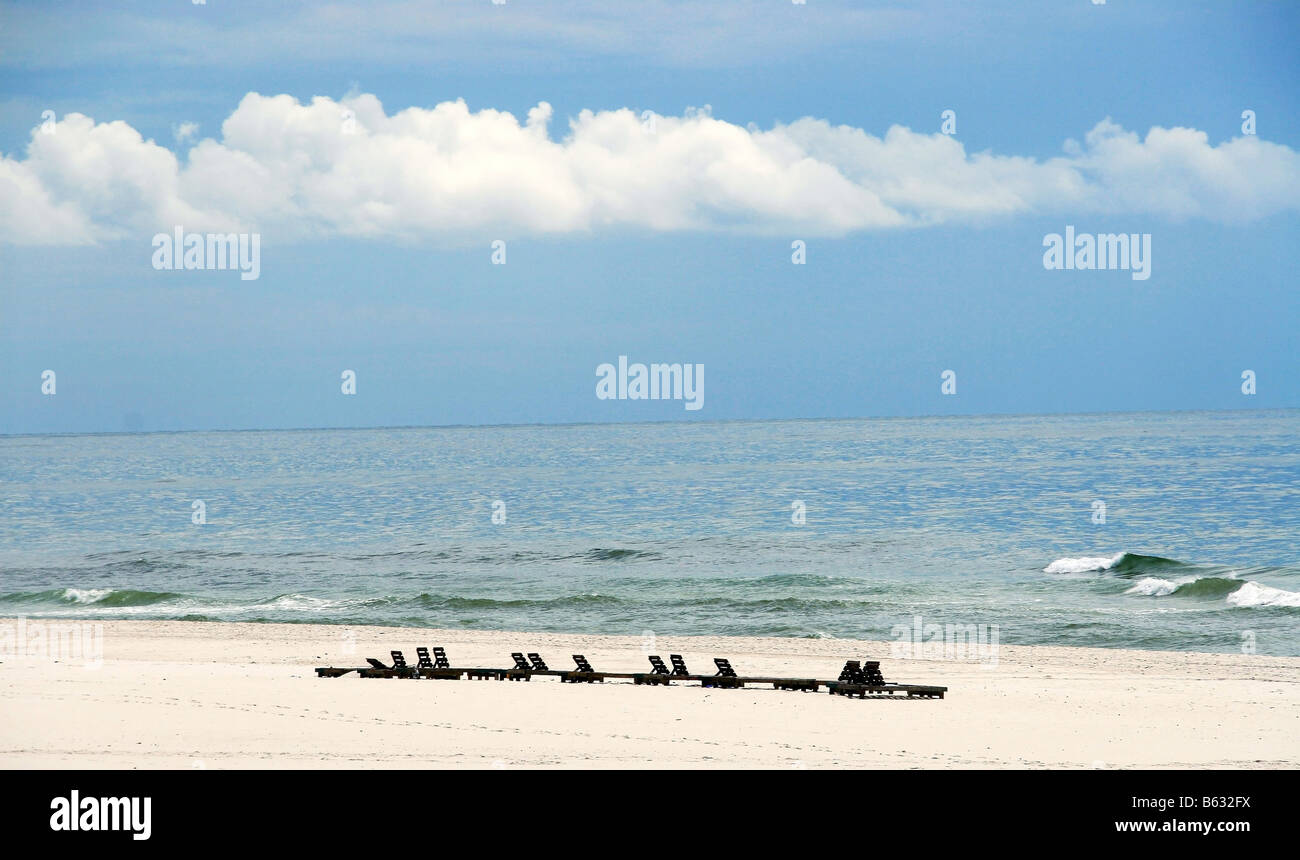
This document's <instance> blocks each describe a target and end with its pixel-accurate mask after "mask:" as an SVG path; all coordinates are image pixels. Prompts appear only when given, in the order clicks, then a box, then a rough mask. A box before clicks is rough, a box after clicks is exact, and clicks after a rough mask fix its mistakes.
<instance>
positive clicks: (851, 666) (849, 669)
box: [839, 660, 867, 684]
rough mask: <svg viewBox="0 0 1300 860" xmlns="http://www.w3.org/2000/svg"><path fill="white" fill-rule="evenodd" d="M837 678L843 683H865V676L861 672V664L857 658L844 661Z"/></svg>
mask: <svg viewBox="0 0 1300 860" xmlns="http://www.w3.org/2000/svg"><path fill="white" fill-rule="evenodd" d="M839 680H840V681H842V682H844V683H845V684H865V683H867V677H866V675H863V674H862V666H861V664H859V663H858V661H857V660H846V661H845V663H844V668H843V669H841V670H840V677H839Z"/></svg>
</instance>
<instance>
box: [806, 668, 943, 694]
mask: <svg viewBox="0 0 1300 860" xmlns="http://www.w3.org/2000/svg"><path fill="white" fill-rule="evenodd" d="M943 689H944V688H939V687H934V688H930V687H923V688H922V687H914V686H911V685H901V686H900V685H897V684H890V685H886V684H885V676H884V675H882V674H881V673H880V661H879V660H867V661H865V662H863V663H859V662H858V661H857V660H848V661H845V663H844V670H843V671H841V672H840V678H839V680H838V681H833V682H832V683H830V684H827V685H826V690H827V692H829V693H830V694H831V695H832V696H857V697H858V698H860V699H865V698H866V697H867V696H869V695H870V696H892V695H893V694H894V692H895V691H896V690H900V691H905V692H906V693H907V695H908V697H909V698H910V697H912V696H914V695H920V696H928V695H929V692H930V691H931V690H935V691H939V692H938V693H937V695H939V696H940V697H941V698H942V695H943V693H942V691H943Z"/></svg>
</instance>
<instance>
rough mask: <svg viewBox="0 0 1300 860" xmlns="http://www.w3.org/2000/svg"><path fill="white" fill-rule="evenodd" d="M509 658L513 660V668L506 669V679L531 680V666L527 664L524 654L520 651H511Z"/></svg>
mask: <svg viewBox="0 0 1300 860" xmlns="http://www.w3.org/2000/svg"><path fill="white" fill-rule="evenodd" d="M510 659H511V660H514V661H515V667H514V668H513V669H507V670H506V680H507V681H531V680H532V679H533V667H532V666H529V665H528V661H527V660H525V659H524V655H523V653H522V652H520V651H512V652H511V653H510Z"/></svg>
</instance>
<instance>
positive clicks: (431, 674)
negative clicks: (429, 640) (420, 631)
mask: <svg viewBox="0 0 1300 860" xmlns="http://www.w3.org/2000/svg"><path fill="white" fill-rule="evenodd" d="M434 651H438V652H441V651H442V649H441V648H435V649H434ZM415 656H416V658H417V659H416V662H415V671H416V672H418V673H419V675H420V677H421V678H436V679H438V680H441V681H459V680H460V670H459V669H452V668H451V667H449V666H448V665H447V655H446V653H445V652H444V653H443V654H442V665H441V666H439V665H438V664H437V661H435V660H433V659H431V658H430V657H429V649H428V648H425V647H424V646H423V645H422V646H420V647H419V648H416V649H415Z"/></svg>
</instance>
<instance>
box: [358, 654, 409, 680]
mask: <svg viewBox="0 0 1300 860" xmlns="http://www.w3.org/2000/svg"><path fill="white" fill-rule="evenodd" d="M389 653H391V654H392V655H393V665H391V666H385V665H384V664H383V663H381V662H379V661H378V660H376V659H375V658H374V657H367V658H366V662H367V663H369V664H370V668H368V669H358V670H357V674H358V675H360V676H361V677H362V678H414V677H415V670H414V669H412V668H411V667H410V666H407V665H406V658H405V657H403V656H402V652H401V651H391V652H389Z"/></svg>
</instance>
